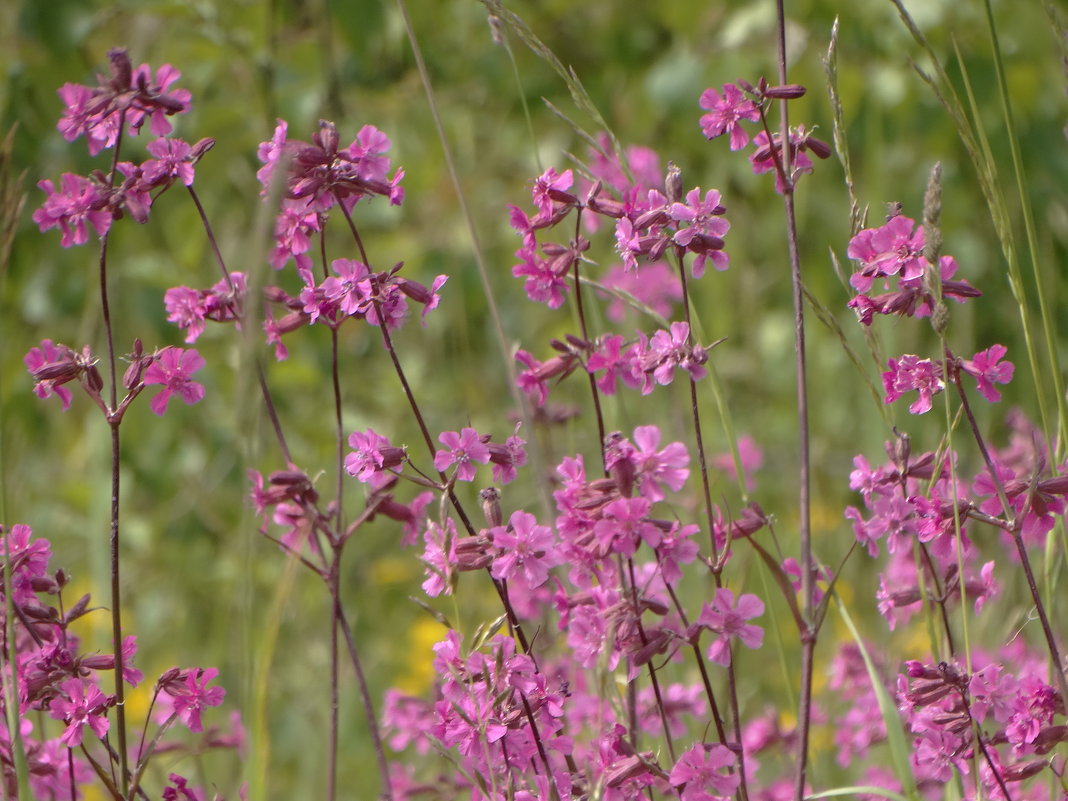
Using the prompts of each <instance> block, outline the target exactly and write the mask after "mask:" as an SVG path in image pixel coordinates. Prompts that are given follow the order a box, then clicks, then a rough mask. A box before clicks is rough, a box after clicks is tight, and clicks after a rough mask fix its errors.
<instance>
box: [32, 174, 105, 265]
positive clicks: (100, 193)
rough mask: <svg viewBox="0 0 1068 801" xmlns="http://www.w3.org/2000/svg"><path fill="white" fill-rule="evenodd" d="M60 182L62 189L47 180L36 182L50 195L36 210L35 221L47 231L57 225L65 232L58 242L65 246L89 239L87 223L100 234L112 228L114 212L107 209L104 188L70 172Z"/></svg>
mask: <svg viewBox="0 0 1068 801" xmlns="http://www.w3.org/2000/svg"><path fill="white" fill-rule="evenodd" d="M59 183H60V188H59V189H56V186H55V184H53V183H52V182H51V181H48V180H45V181H40V182H39V183H38V184H37V186H38V187H40V188H41V189H43V190H44V191H45V192H46V193H47V194H48V197H47V198H45V202H44V205H43V206H41V208H39V209H37V211H35V212H34V213H33V221H34V222H35V223H37V225H38V227H39V228H40V229H41V230H42V231H47V230H49V229H50V228H55V227H56V226H57V225H58V226H59V228H60V230H61V231H62V232H63V238H62V239H61V240H60V242H59V244H60V245H62V246H63V247H65V248H69V247H70V246H71V245H84V244H85V243H86V242H88V241H89V229H88V228H87V227H86V225H87V224H88V225H92V226H93V228H94V229H95V230H96V232H97V234H98V235H99V236H103V235H104V234H106V233H107V232H108V229H109V228H110V227H111V220H112V213H111V210H110V209H107V208H105V207H106V205H107V194H106V193H105V191H104V190H103V189H102V188H101V187H100V186H98V185H97V184H95V183H93V182H92V181H90V180H89V179H88V178H83V177H82V176H80V175H72V174H71V173H69V172H68V173H64V174H63V177H62V178H60V179H59Z"/></svg>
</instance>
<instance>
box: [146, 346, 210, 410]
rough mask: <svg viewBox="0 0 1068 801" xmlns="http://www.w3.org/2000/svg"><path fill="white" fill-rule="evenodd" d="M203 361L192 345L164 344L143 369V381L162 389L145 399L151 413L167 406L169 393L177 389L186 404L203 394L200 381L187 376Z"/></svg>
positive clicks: (172, 393) (197, 399) (165, 408)
mask: <svg viewBox="0 0 1068 801" xmlns="http://www.w3.org/2000/svg"><path fill="white" fill-rule="evenodd" d="M204 364H205V362H204V357H202V356H201V355H200V354H199V353H197V352H196V351H195V350H194V349H192V348H189V349H188V350H183V349H182V348H174V347H167V348H164V349H163V350H161V351H160V352H159V355H158V356H157V357H156V360H155V361H154V362H152V364H151V365H149V367H148V369H147V370H145V377H144V382H145V384H146V385H150V384H162V385H163V390H162V391H161V392H160V393H159V394H158V395H156V397H154V398H153V399H152V401H151V402H150V403H149V408H151V409H152V411H153V412H154V413H155V414H163V413H164V412H165V411H166V410H167V402H168V401H169V400H170V398H171V395H174V394H175V393H177V394H178V395H179V396H180V397H181V399H182V400H183V401H185V402H186V403H187V404H192V403H196V402H197V401H199V400H200V399H201V398H203V397H204V385H203V384H198V383H197V382H196V381H193V380H192V379H190V378H189V376H190V375H192V374H193V373H195V372H196V371H197V370H199V369H200V368H201V367H203V366H204Z"/></svg>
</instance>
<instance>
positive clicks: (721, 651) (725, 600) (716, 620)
mask: <svg viewBox="0 0 1068 801" xmlns="http://www.w3.org/2000/svg"><path fill="white" fill-rule="evenodd" d="M762 614H764V602H763V601H761V600H760V599H759V598H757V597H756V596H755V595H750V594H746V595H743V596H741V597H740V598H739V599H738V603H737V605H736V604H735V602H734V593H733V592H731V591H730V590H729V589H727V588H726V587H720V588H719V589H718V590H716V597H715V598H714V599H713V601H712V603H710V604H704V605H703V606H702V607H701V616H700V617H699V618H698V619H697V625H698V626H700V627H703V628H706V629H708V630H709V631H711V632H713V633H715V634H718V635H719V636H718V637H717V638H716V640H715V641H714V642H713V643H712V644H711V645H710V646H708V659H709V661H711V662H715V663H716V664H717V665H729V664H730V662H731V649H730V643H731V639H732V638H737V639H739V640H741V642H742V645H744V646H745V647H746V648H759V647H760V646H761V645H763V643H764V629H762V628H760V626H754V625H753V624H751V623H746V622H745V621H747V620H751V619H752V618H754V617H760V616H761V615H762Z"/></svg>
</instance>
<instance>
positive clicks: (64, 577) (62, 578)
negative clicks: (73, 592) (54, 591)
mask: <svg viewBox="0 0 1068 801" xmlns="http://www.w3.org/2000/svg"><path fill="white" fill-rule="evenodd" d="M55 579H56V585H57V586H58V587H59V588H60V589H63V588H64V587H66V586H67V582H68V581H70V573H68V572H67V571H66V570H64V569H63V568H60V569H59V570H57V571H56V575H55Z"/></svg>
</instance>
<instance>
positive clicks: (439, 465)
mask: <svg viewBox="0 0 1068 801" xmlns="http://www.w3.org/2000/svg"><path fill="white" fill-rule="evenodd" d="M438 442H440V443H441V444H442V445H444V446H445V447H446V449H447V450H440V451H438V452H437V453H435V454H434V469H435V470H438V471H441V472H444V470H445V469H446V468H448V467H450V466H452V465H454V464H455V465H457V468H456V478H457V479H458V480H460V481H472V480H474V478H475V465H474V464H473V463H474V462H478V463H479V464H486V463H488V462H489V460H490V452H489V448H487V447H486V444H485V443H484V442H483V441H482V438H481V437H480V436H479V433H478V432H477V431H475V429H473V428H465V429H464V430H463V431H461V432H460V433H459V434H457V433H456V432H455V431H446V432H444V433H443V434H441V435H440V436H439V437H438Z"/></svg>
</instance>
